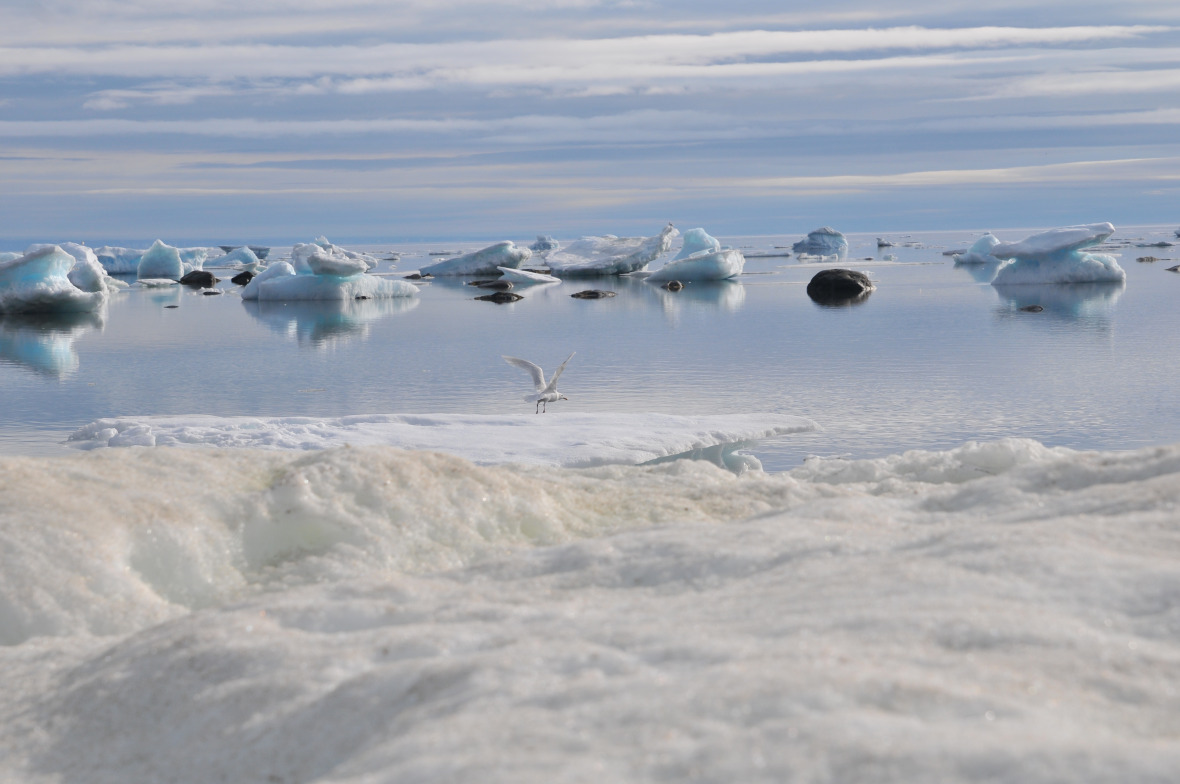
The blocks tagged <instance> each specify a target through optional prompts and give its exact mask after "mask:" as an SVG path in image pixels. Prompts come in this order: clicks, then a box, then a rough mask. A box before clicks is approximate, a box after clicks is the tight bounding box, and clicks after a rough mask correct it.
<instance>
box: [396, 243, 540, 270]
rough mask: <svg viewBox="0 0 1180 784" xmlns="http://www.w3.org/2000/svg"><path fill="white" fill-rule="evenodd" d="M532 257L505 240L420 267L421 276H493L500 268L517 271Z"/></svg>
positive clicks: (526, 250)
mask: <svg viewBox="0 0 1180 784" xmlns="http://www.w3.org/2000/svg"><path fill="white" fill-rule="evenodd" d="M532 257H533V252H532V251H531V250H529V249H528V248H518V247H517V246H516V245H515V244H514V243H513V242H512V241H510V240H505V241H504V242H497V243H496V244H495V245H489V246H488V247H486V248H483V249H481V250H477V251H475V252H474V253H467V254H464V255H462V256H457V257H455V258H453V259H446V260H445V261H439V262H436V263H434V264H428V265H426V266H425V267H422V268H421V269H420V270H418V271H419V272H421V273H422V274H423V275H436V276H437V275H495V274H496V273H497V272H498V271H499V268H500V267H509V268H511V269H517V268H519V267H520V265H521V264H523V263H524V262H526V261H528V260H529V259H531V258H532Z"/></svg>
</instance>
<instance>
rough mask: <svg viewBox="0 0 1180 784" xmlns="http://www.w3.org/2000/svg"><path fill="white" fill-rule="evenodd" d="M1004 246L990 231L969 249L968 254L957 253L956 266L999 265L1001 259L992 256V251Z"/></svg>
mask: <svg viewBox="0 0 1180 784" xmlns="http://www.w3.org/2000/svg"><path fill="white" fill-rule="evenodd" d="M1000 244H1002V243H1001V242H1000V240H999V238H998V237H996V235H994V234H992V233H991V232H990V231H989V232H988V233H987V234H984V235H983V236H982V237H980V238H979V239H977V240H976V241H975V243H974V244H973V245H972V246H971V247H970V248H968V249H967V252H966V253H956V254H955V257H954V258H955V263H956V264H998V263H999V261H1000V260H999V259H997V258H996V257H995V256H993V255H992V250H993V249H994V248H995V247H996V246H997V245H1000Z"/></svg>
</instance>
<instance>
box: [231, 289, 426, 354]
mask: <svg viewBox="0 0 1180 784" xmlns="http://www.w3.org/2000/svg"><path fill="white" fill-rule="evenodd" d="M418 301H419V300H418V298H417V297H393V298H389V299H354V300H345V301H292V302H270V301H262V302H259V301H253V300H243V301H242V306H243V307H244V308H246V312H247V313H249V314H250V315H251V316H254V317H255V318H257V319H258V320H259V321H261V322H262V323H264V324H266V325H267V326H268V327H270V328H271V329H272V330H274V331H275V332H278V333H279V334H281V335H289V336H291V337H293V338H295V340H296V341H297V342H298V343H300V344H301V345H302V344H304V343H309V344H311V345H313V346H319V345H323V344H325V343H332V342H339V341H346V340H351V339H352V338H354V337H358V336H359V337H362V338H363V337H364V336H365V335H367V334H368V331H369V327H370V325H372V324H373V322H376V321H379V320H380V319H383V318H385V317H387V316H392V315H394V314H396V313H404V312H405V311H408V310H412V309H413V308H415V307H417V306H418Z"/></svg>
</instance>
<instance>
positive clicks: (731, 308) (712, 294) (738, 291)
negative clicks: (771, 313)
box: [649, 280, 746, 314]
mask: <svg viewBox="0 0 1180 784" xmlns="http://www.w3.org/2000/svg"><path fill="white" fill-rule="evenodd" d="M649 290H650V291H653V292H655V294H656V296H657V297H659V300H660V304H661V305H663V308H664V312H665V313H669V314H673V313H678V312H680V311H681V310H684V309H686V308H690V309H717V310H724V311H727V312H729V313H736V312H737V311H739V310H741V309H742V305H744V304H745V302H746V287H745V286H743V285H742V284H740V283H738V282H736V281H732V280H712V281H694V282H691V283H687V284H685V286H684V288H682V289H681V290H680V291H668V290H667V289H664V288H661V287H659V286H656V285H655V284H649Z"/></svg>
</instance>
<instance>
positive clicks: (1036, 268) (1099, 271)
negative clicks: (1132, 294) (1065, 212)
mask: <svg viewBox="0 0 1180 784" xmlns="http://www.w3.org/2000/svg"><path fill="white" fill-rule="evenodd" d="M1111 234H1114V226H1112V225H1111V224H1109V223H1092V224H1089V225H1085V226H1067V227H1065V228H1061V229H1051V230H1050V231H1045V232H1041V233H1040V234H1034V235H1033V236H1031V237H1028V238H1026V239H1024V240H1022V241H1020V242H1007V243H1000V244H999V245H996V246H994V247H993V248H992V251H991V255H993V256H995V257H996V258H998V259H1004V260H1005V261H1006V263H1005V264H1004V265H1003V266H1001V267H1000V268H999V270H998V271H997V272H996V277H995V279H994V280H993V281H992V283H993V285H996V286H1012V285H1025V284H1030V283H1031V284H1039V283H1121V282H1124V281H1125V280H1126V279H1127V273H1126V271H1125V270H1123V268H1122V267H1120V266H1119V263H1118V261H1117V260H1116V259H1115V257H1114V256H1110V255H1107V254H1103V253H1086V252H1085V251H1084V249H1085V248H1091V247H1094V246H1096V245H1100V244H1101V243H1102V242H1103V241H1105V240H1106V238H1107V237H1109V236H1110V235H1111Z"/></svg>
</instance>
